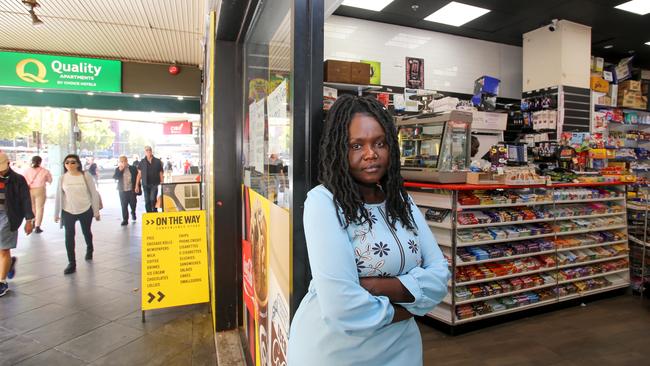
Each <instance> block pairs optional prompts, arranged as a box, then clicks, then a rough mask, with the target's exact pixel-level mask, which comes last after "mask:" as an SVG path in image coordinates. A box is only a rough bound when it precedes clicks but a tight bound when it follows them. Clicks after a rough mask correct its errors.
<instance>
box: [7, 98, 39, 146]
mask: <svg viewBox="0 0 650 366" xmlns="http://www.w3.org/2000/svg"><path fill="white" fill-rule="evenodd" d="M34 124H35V122H34V121H33V120H32V119H31V118H29V112H28V109H27V108H21V107H13V106H4V105H0V126H2V128H0V140H8V141H15V140H16V138H29V137H30V136H31V135H32V131H33V130H34Z"/></svg>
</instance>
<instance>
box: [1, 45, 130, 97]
mask: <svg viewBox="0 0 650 366" xmlns="http://www.w3.org/2000/svg"><path fill="white" fill-rule="evenodd" d="M0 70H1V71H0V86H17V87H28V88H34V89H62V90H79V91H105V92H120V91H122V88H121V86H122V63H121V62H120V61H115V60H102V59H91V58H78V57H68V56H55V55H40V54H28V53H19V52H0Z"/></svg>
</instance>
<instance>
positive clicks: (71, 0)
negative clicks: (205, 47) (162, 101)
mask: <svg viewBox="0 0 650 366" xmlns="http://www.w3.org/2000/svg"><path fill="white" fill-rule="evenodd" d="M38 2H39V4H41V6H40V7H37V8H36V9H35V11H36V14H37V15H38V17H39V18H40V19H41V20H42V21H43V25H41V26H38V27H35V26H33V25H32V24H31V18H30V16H29V14H28V12H27V11H28V8H27V7H26V6H24V5H23V4H22V3H21V1H20V0H0V29H2V31H1V32H0V50H3V49H4V50H20V51H26V52H30V51H33V52H41V53H53V54H66V55H80V56H91V57H101V58H111V59H119V60H125V61H139V62H159V63H171V62H174V61H176V62H178V63H180V64H186V65H196V66H201V64H202V61H203V54H202V48H201V40H202V39H203V29H204V28H203V27H204V25H205V14H206V11H207V10H206V0H110V1H109V0H39V1H38Z"/></svg>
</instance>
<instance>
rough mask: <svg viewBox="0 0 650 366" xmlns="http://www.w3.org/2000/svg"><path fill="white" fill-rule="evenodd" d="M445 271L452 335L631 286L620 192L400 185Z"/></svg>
mask: <svg viewBox="0 0 650 366" xmlns="http://www.w3.org/2000/svg"><path fill="white" fill-rule="evenodd" d="M406 186H407V189H408V190H409V194H410V195H411V196H412V197H413V199H414V201H415V203H416V204H417V205H418V207H419V209H420V210H421V211H422V213H423V214H424V215H425V217H426V219H427V222H428V224H429V228H430V229H431V231H432V232H433V234H434V235H435V237H436V239H437V241H438V244H439V245H440V248H441V249H442V251H443V253H444V254H445V256H446V258H447V259H448V261H449V265H450V270H451V272H452V278H451V281H450V283H449V294H448V295H447V297H446V298H445V299H444V300H443V302H442V303H441V304H440V305H439V306H437V307H436V308H435V309H434V310H433V311H432V312H431V313H429V316H431V317H433V318H435V319H438V320H440V321H443V322H445V323H447V324H449V325H459V324H463V323H468V322H473V321H476V320H480V319H484V318H489V317H494V316H499V315H503V314H508V313H512V312H517V311H521V310H525V309H530V308H534V307H539V306H545V305H549V304H553V303H558V302H562V301H566V300H571V299H576V298H580V297H582V296H587V295H591V294H596V293H600V292H606V291H611V290H615V289H621V288H625V287H628V286H629V285H630V276H629V261H630V260H629V247H628V233H627V220H626V201H625V185H623V184H619V183H593V184H586V183H585V184H580V183H578V184H573V183H571V184H557V185H553V186H544V185H535V186H524V187H522V186H504V185H468V184H461V185H452V184H424V183H412V182H408V183H406Z"/></svg>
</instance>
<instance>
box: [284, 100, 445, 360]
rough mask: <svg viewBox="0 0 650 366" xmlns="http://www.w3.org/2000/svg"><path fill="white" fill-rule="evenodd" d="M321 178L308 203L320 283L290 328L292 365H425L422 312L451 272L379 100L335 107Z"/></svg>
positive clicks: (308, 233)
mask: <svg viewBox="0 0 650 366" xmlns="http://www.w3.org/2000/svg"><path fill="white" fill-rule="evenodd" d="M319 180H320V182H321V185H319V186H318V187H316V188H314V189H312V190H311V191H310V192H309V194H308V196H307V200H306V201H305V210H304V216H303V222H304V227H305V237H306V239H307V249H308V253H309V263H310V265H311V271H312V281H311V283H310V285H309V292H308V293H307V295H306V296H305V297H304V298H303V300H302V303H301V304H300V306H299V307H298V310H297V312H296V314H295V316H294V319H293V323H292V324H291V331H290V337H289V347H288V364H289V366H302V365H310V366H311V365H323V366H325V365H327V366H331V365H337V366H338V365H396V366H408V365H422V340H421V338H420V331H419V330H418V327H417V325H416V323H415V320H414V319H413V315H424V314H426V313H427V312H429V311H431V310H432V309H433V308H434V307H435V306H436V305H437V304H438V303H439V302H440V301H442V299H443V297H444V296H445V295H446V293H447V281H448V278H449V270H448V268H447V261H446V260H445V259H444V257H443V256H442V253H441V252H440V248H439V247H438V244H437V243H436V240H435V239H434V237H433V235H432V234H431V231H430V230H429V227H428V225H427V223H426V221H425V219H424V217H423V216H422V213H421V212H420V210H419V209H418V208H417V207H416V206H415V205H414V203H413V202H412V200H411V198H410V197H409V196H408V194H407V193H406V191H405V190H404V188H403V186H402V183H403V182H402V178H401V176H400V160H399V148H398V145H397V133H396V129H395V126H394V124H393V120H392V117H391V115H390V114H389V113H388V111H387V110H386V109H385V108H384V107H383V106H382V105H381V104H380V103H379V102H377V101H376V100H375V99H374V98H366V97H356V96H350V95H344V96H341V97H340V98H339V99H337V100H336V102H335V103H334V105H333V106H332V108H331V109H330V111H329V115H328V117H327V121H326V124H325V129H324V131H323V137H322V141H321V146H320V177H319Z"/></svg>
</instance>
